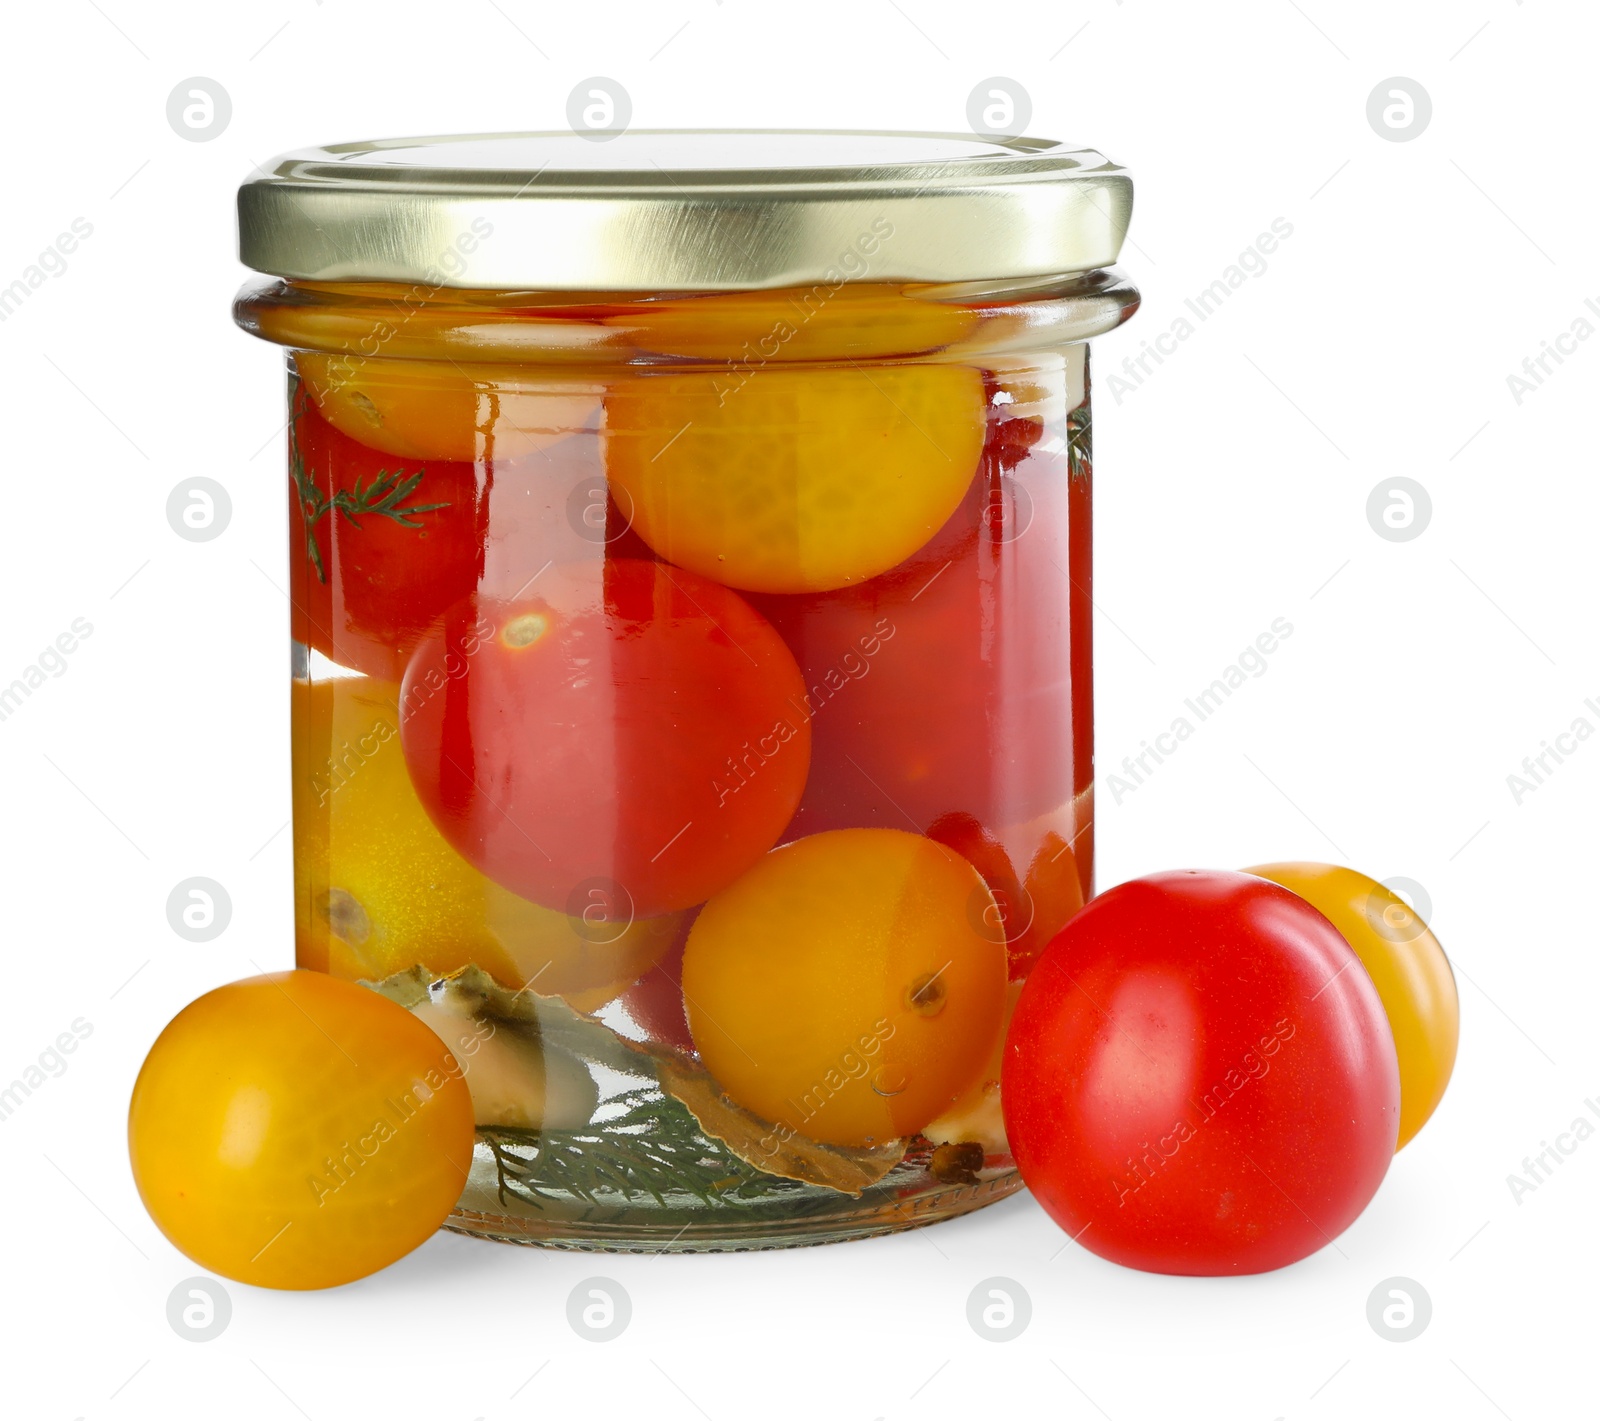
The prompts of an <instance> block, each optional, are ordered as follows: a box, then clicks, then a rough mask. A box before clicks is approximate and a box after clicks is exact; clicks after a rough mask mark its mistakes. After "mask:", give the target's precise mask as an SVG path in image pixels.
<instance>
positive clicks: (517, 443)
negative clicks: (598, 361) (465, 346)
mask: <svg viewBox="0 0 1600 1421" xmlns="http://www.w3.org/2000/svg"><path fill="white" fill-rule="evenodd" d="M294 363H295V368H296V369H297V370H298V371H299V373H300V379H301V380H302V382H303V383H304V384H305V387H306V389H307V390H308V391H309V392H310V394H311V397H312V399H314V400H315V401H316V402H317V408H318V409H319V410H320V411H321V412H322V415H323V417H324V418H325V419H326V420H327V421H328V423H329V424H331V425H333V426H334V427H335V428H336V429H339V430H341V431H342V432H343V433H345V434H348V435H349V436H350V437H351V438H352V439H355V440H358V441H359V442H360V443H362V444H365V445H368V446H369V447H371V448H373V449H381V450H382V451H383V452H384V453H385V454H394V455H396V456H398V457H400V458H402V459H447V460H456V461H462V462H466V463H471V462H473V461H479V462H483V461H486V460H495V459H514V458H516V457H518V456H519V455H523V454H529V453H532V452H533V451H534V450H537V449H544V448H546V447H548V446H549V445H551V444H554V443H555V442H556V441H557V440H560V439H565V438H566V437H567V436H568V435H569V434H573V433H576V432H577V431H578V430H580V429H582V428H583V427H584V426H585V425H586V424H587V423H588V422H589V420H590V419H591V418H592V417H593V416H594V414H595V412H596V411H597V410H598V409H599V408H600V395H601V387H600V386H599V385H596V384H594V383H593V382H592V381H585V380H583V379H580V378H575V377H565V378H563V377H558V376H556V375H534V374H531V373H530V372H529V371H528V370H527V368H526V367H517V366H506V365H493V364H485V363H477V364H471V365H467V364H457V363H456V362H455V361H443V360H441V361H433V360H386V359H383V358H381V357H373V356H362V355H345V354H337V353H334V354H330V353H328V352H325V351H315V350H302V351H297V352H296V354H295V357H294Z"/></svg>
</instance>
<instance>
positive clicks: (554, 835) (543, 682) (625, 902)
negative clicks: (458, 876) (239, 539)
mask: <svg viewBox="0 0 1600 1421" xmlns="http://www.w3.org/2000/svg"><path fill="white" fill-rule="evenodd" d="M803 689H804V688H803V684H802V682H801V680H800V671H799V668H798V667H797V666H796V665H795V663H794V658H793V657H792V656H790V654H789V652H788V649H787V648H786V647H785V646H784V644H783V642H782V640H781V639H780V638H779V637H778V634H777V633H776V632H775V631H773V629H772V628H771V626H769V625H768V623H767V622H766V621H765V620H764V619H763V618H762V617H761V616H760V615H759V614H757V613H756V612H755V611H753V610H752V609H751V607H750V605H749V604H748V603H747V602H745V601H744V599H743V598H741V597H740V596H739V595H738V594H737V593H735V592H732V591H730V590H729V589H727V588H726V587H721V586H718V585H717V584H716V583H713V582H707V581H706V580H705V579H703V578H700V577H697V576H695V574H693V573H690V572H686V571H684V570H682V569H681V568H673V567H668V566H666V565H664V564H661V563H656V562H646V561H642V560H636V559H627V558H623V559H614V560H607V561H606V562H605V563H604V564H603V565H602V564H600V563H588V564H577V565H567V566H559V567H552V568H548V569H546V570H545V571H543V572H542V573H540V574H539V576H538V577H536V578H534V579H533V580H532V582H531V586H530V587H529V589H528V590H527V592H526V593H525V594H524V595H523V596H522V597H521V598H519V599H517V600H514V601H496V600H493V599H490V598H484V597H470V598H467V599H465V600H463V601H462V602H461V603H459V604H458V605H457V606H456V607H454V608H453V609H452V610H451V611H450V612H448V613H447V614H446V615H445V616H444V617H443V618H442V619H441V620H440V622H439V623H438V625H437V626H435V627H434V628H433V629H432V630H431V631H430V632H429V633H428V634H427V636H425V637H424V638H423V640H422V641H421V642H420V644H419V645H418V647H417V650H416V654H415V655H414V656H413V658H412V660H411V664H410V666H409V668H408V669H407V671H406V677H405V682H404V684H403V686H402V688H401V696H400V716H401V722H400V734H401V743H402V744H403V746H404V748H405V755H406V763H407V765H408V766H409V768H410V771H411V778H412V781H413V783H414V784H415V785H416V789H417V794H418V797H419V798H420V799H421V800H422V803H423V806H424V808H426V810H427V811H428V814H429V816H430V817H431V818H432V819H433V821H434V823H435V824H436V825H437V826H438V828H439V830H440V832H441V833H442V834H443V835H444V836H445V838H446V839H448V840H449V841H450V842H451V843H452V844H453V845H454V846H455V848H456V851H457V852H458V853H460V854H461V855H462V857H464V858H465V859H467V860H468V862H470V863H472V864H474V865H475V866H476V867H477V868H478V869H479V871H480V872H482V873H484V874H487V875H488V876H489V877H490V878H492V879H494V880H495V881H496V882H497V883H499V884H501V885H502V886H504V887H506V888H509V889H511V891H512V892H514V893H520V894H521V895H522V896H523V897H525V898H531V899H533V900H534V901H535V902H536V903H542V904H543V905H544V906H545V907H547V908H556V909H559V910H561V911H563V912H567V913H570V914H572V915H573V916H574V917H577V918H579V919H581V920H583V921H585V922H587V923H589V924H590V926H591V930H592V931H595V932H596V933H600V934H603V933H605V932H607V931H610V930H611V925H614V924H615V923H617V922H618V921H625V920H627V919H628V918H629V917H631V916H638V917H653V916H656V915H658V914H662V913H669V912H673V911H675V910H677V909H679V908H687V907H691V906H692V905H694V904H696V903H700V902H703V901H704V900H705V899H707V898H709V897H710V896H711V895H712V894H713V893H716V892H717V891H718V890H720V889H722V888H725V887H726V886H727V885H728V884H729V883H731V882H732V881H733V880H734V879H735V878H737V877H738V876H739V875H740V874H741V873H743V872H744V870H745V869H747V868H749V867H750V866H751V865H752V864H753V863H755V861H756V860H757V859H759V858H760V857H761V856H762V854H764V853H765V852H766V851H767V850H768V849H770V848H771V847H772V846H773V844H774V843H776V842H777V839H778V836H779V834H781V833H782V832H783V828H784V825H785V824H787V823H788V822H789V819H790V818H791V817H792V815H793V814H794V810H795V806H796V805H797V804H798V803H799V800H800V792H801V789H802V787H803V786H804V784H805V779H806V768H807V766H808V765H809V763H810V758H811V732H810V726H809V724H808V723H807V721H806V719H805V716H804V714H803V710H804V702H803V699H802V691H803Z"/></svg>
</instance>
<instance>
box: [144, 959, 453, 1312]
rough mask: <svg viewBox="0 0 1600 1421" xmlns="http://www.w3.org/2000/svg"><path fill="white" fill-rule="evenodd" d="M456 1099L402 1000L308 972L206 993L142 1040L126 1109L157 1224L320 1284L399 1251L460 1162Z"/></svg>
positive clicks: (199, 1248) (442, 1213)
mask: <svg viewBox="0 0 1600 1421" xmlns="http://www.w3.org/2000/svg"><path fill="white" fill-rule="evenodd" d="M472 1146H473V1126H472V1099H471V1096H470V1095H469V1094H468V1091H467V1086H466V1083H465V1081H464V1080H463V1078H462V1075H461V1072H460V1069H459V1067H458V1066H457V1064H456V1061H455V1058H454V1057H453V1056H451V1054H450V1052H449V1051H448V1050H447V1049H446V1047H445V1045H444V1043H443V1042H442V1041H440V1040H439V1038H438V1037H437V1036H435V1035H434V1033H433V1032H431V1031H430V1030H429V1029H428V1028H427V1027H426V1026H424V1025H423V1024H422V1023H421V1022H420V1021H417V1020H415V1019H414V1018H413V1017H412V1015H411V1014H410V1013H409V1012H408V1011H406V1010H405V1008H404V1007H401V1006H397V1005H396V1004H395V1003H394V1002H391V1001H389V1000H388V999H387V998H385V997H381V996H379V995H378V994H377V993H376V992H373V991H369V990H368V989H367V988H365V987H358V986H355V985H354V984H353V983H350V982H340V981H338V980H336V979H335V978H332V977H328V976H325V975H323V974H322V973H320V972H278V973H272V974H270V975H268V976H264V977H251V978H248V979H247V980H245V981H242V982H234V983H231V984H230V985H228V986H226V987H219V988H217V990H216V991H214V992H208V993H206V995H205V996H203V997H201V998H200V999H199V1000H198V1001H195V1002H192V1003H190V1005H189V1006H187V1007H185V1008H184V1009H183V1010H182V1011H181V1012H179V1013H178V1015H177V1016H176V1017H174V1018H173V1019H172V1021H171V1022H170V1023H169V1024H168V1026H167V1028H166V1030H165V1031H163V1032H162V1033H161V1035H160V1036H159V1037H158V1038H157V1040H156V1043H155V1045H154V1046H152V1047H151V1048H150V1054H149V1055H148V1056H147V1057H146V1058H145V1063H144V1066H143V1067H142V1069H141V1070H140V1072H139V1078H138V1080H137V1081H136V1082H135V1084H134V1087H133V1100H132V1103H131V1104H130V1106H129V1109H128V1153H129V1157H130V1159H131V1161H132V1165H133V1178H134V1182H135V1183H136V1184H137V1185H138V1188H139V1197H140V1198H141V1199H143V1201H144V1206H145V1208H146V1209H148V1210H149V1211H150V1217H151V1218H152V1219H153V1220H154V1221H155V1224H156V1227H157V1228H159V1229H160V1230H161V1232H162V1233H164V1234H165V1235H166V1236H167V1238H168V1239H170V1240H171V1241H172V1243H173V1244H174V1245H175V1246H176V1247H177V1248H179V1249H181V1250H182V1251H183V1252H184V1253H185V1254H187V1255H188V1256H189V1257H190V1258H192V1259H193V1260H194V1261H195V1262H196V1263H198V1264H199V1265H200V1266H201V1267H202V1268H204V1269H206V1270H207V1271H208V1272H212V1273H220V1274H221V1275H222V1276H223V1277H225V1278H235V1279H237V1280H238V1281H239V1282H241V1283H252V1284H255V1285H257V1286H259V1287H265V1288H331V1287H336V1286H337V1285H339V1284H340V1283H349V1282H353V1281H354V1280H355V1279H357V1278H364V1277H366V1276H367V1274H369V1273H375V1272H376V1271H377V1270H378V1269H380V1268H385V1267H387V1266H388V1265H389V1264H391V1263H393V1262H395V1260H396V1259H399V1258H403V1257H404V1256H405V1255H406V1254H407V1253H409V1252H410V1251H411V1250H412V1249H413V1248H415V1247H416V1246H417V1245H418V1244H420V1243H422V1242H423V1241H424V1240H425V1239H426V1238H428V1236H429V1235H430V1234H432V1233H433V1232H434V1230H435V1229H437V1228H438V1227H439V1225H440V1224H442V1223H443V1222H444V1220H445V1219H446V1217H447V1216H448V1215H449V1213H450V1210H451V1209H452V1208H454V1207H455V1203H456V1200H457V1199H459V1198H460V1197H461V1190H462V1188H463V1186H464V1185H465V1184H466V1182H467V1171H468V1169H469V1168H470V1166H471V1163H472Z"/></svg>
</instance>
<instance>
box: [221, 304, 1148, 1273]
mask: <svg viewBox="0 0 1600 1421" xmlns="http://www.w3.org/2000/svg"><path fill="white" fill-rule="evenodd" d="M1135 300H1136V298H1135V297H1134V296H1133V294H1132V292H1131V289H1130V288H1127V287H1126V286H1125V285H1121V284H1119V283H1118V282H1117V281H1116V280H1114V279H1113V278H1112V277H1110V276H1108V275H1107V274H1104V273H1099V274H1093V275H1091V276H1090V277H1086V278H1077V279H1075V280H1073V281H1069V282H1063V283H1059V284H1057V285H1055V286H1051V287H1039V286H1034V287H1031V288H1028V289H1025V290H1011V291H995V290H984V289H979V288H908V287H904V286H890V285H876V284H874V285H865V284H861V285H852V284H839V285H834V286H828V285H824V286H819V287H816V288H806V289H796V290H788V291H770V292H740V293H706V294H703V295H695V296H681V295H670V296H661V297H649V296H640V295H618V294H615V293H597V294H585V295H582V296H574V295H571V294H559V295H557V294H548V295H541V294H536V293H485V292H466V291H459V290H443V289H438V288H430V289H417V288H410V289H402V288H394V287H383V286H378V285H376V284H353V285H340V286H332V285H316V284H310V283H285V282H275V283H262V284H258V285H257V286H255V287H253V288H247V290H246V292H245V293H244V294H243V296H242V297H241V300H240V304H239V318H240V320H241V322H242V323H243V324H245V325H246V326H247V327H249V328H251V329H253V330H255V331H256V332H257V333H259V334H262V335H264V336H266V337H267V338H269V339H272V340H275V341H277V342H278V343H280V344H282V345H284V346H285V347H287V348H288V350H289V363H290V380H289V465H290V483H289V490H290V541H291V546H290V602H291V636H292V642H293V656H292V669H293V677H292V684H291V698H292V701H291V704H292V730H293V775H294V857H295V913H296V937H297V958H298V961H299V963H300V965H301V966H303V967H311V968H316V969H319V970H323V971H328V972H332V973H334V974H336V975H339V976H343V977H347V978H351V979H354V980H360V981H365V982H367V983H369V984H371V985H373V986H375V987H376V988H377V989H378V990H381V991H384V992H386V993H387V994H389V995H391V996H393V997H395V998H396V999H397V1000H400V1001H402V1002H403V1003H404V1004H405V1005H406V1006H408V1007H410V1008H411V1009H412V1010H414V1011H415V1012H417V1013H418V1014H419V1015H420V1016H422V1017H423V1019H424V1020H426V1021H428V1023H429V1024H430V1025H431V1026H433V1027H434V1028H435V1029H436V1030H437V1031H438V1032H439V1033H440V1034H441V1036H443V1037H444V1038H445V1040H446V1041H447V1043H448V1044H449V1045H450V1046H451V1048H452V1050H453V1051H455V1053H456V1055H457V1057H458V1059H459V1060H460V1061H461V1063H462V1065H463V1066H464V1067H465V1069H466V1072H467V1078H468V1083H469V1085H470V1086H471V1087H472V1090H473V1097H474V1104H475V1109H476V1110H477V1118H478V1124H479V1144H478V1149H477V1154H476V1160H475V1164H474V1168H473V1172H472V1177H471V1180H470V1181H469V1183H468V1185H467V1188H466V1191H465V1193H464V1195H463V1198H462V1201H461V1205H460V1207H459V1209H458V1211H457V1214H456V1216H455V1218H454V1220H453V1226H455V1227H458V1228H460V1229H462V1230H465V1231H468V1232H473V1233H478V1234H483V1235H486V1236H490V1237H495V1238H502V1239H512V1240H517V1241H525V1242H535V1243H544V1244H548V1245H554V1246H571V1247H593V1248H630V1249H655V1248H674V1249H710V1248H747V1247H759V1246H781V1245H786V1244H796V1243H805V1242H820V1241H828V1240H833V1239H839V1238H848V1237H853V1236H860V1235H863V1234H870V1233H876V1232H882V1231H886V1230H890V1229H896V1228H904V1227H911V1226H914V1225H917V1224H920V1223H925V1222H931V1221H933V1220H935V1219H938V1218H943V1217H948V1216H952V1215H955V1214H959V1213H962V1212H966V1211H967V1210H969V1209H972V1208H975V1207H978V1206H980V1205H982V1204H984V1203H987V1202H991V1201H992V1200H994V1199H997V1198H1000V1197H1003V1196H1004V1195H1005V1194H1007V1193H1009V1192H1011V1191H1012V1190H1014V1189H1015V1188H1016V1187H1017V1186H1018V1181H1017V1177H1016V1174H1015V1170H1014V1168H1013V1165H1012V1162H1011V1158H1010V1155H1009V1152H1008V1150H1007V1147H1006V1144H1005V1136H1004V1128H1003V1123H1002V1119H1001V1111H1000V1102H999V1094H998V1089H999V1087H998V1079H999V1061H1000V1046H1001V1041H1002V1039H1003V1032H1004V1027H1005V1023H1006V1020H1007V1017H1008V1015H1009V1010H1010V1007H1011V1005H1012V1003H1014V1001H1015V999H1016V993H1017V991H1018V989H1019V988H1020V985H1021V983H1022V981H1023V980H1025V978H1026V975H1027V973H1028V971H1029V969H1030V967H1031V965H1032V963H1033V962H1034V961H1035V960H1036V959H1037V956H1038V954H1039V953H1040V951H1041V950H1042V949H1043V947H1044V946H1045V944H1046V943H1047V942H1048V941H1049V939H1050V938H1051V937H1052V936H1053V935H1054V933H1055V932H1056V931H1057V930H1059V928H1060V927H1061V926H1062V925H1063V924H1064V923H1065V921H1066V920H1067V918H1068V917H1069V916H1070V915H1071V914H1072V913H1073V912H1074V911H1076V909H1077V908H1078V907H1080V906H1081V905H1082V903H1083V902H1084V900H1085V898H1086V897H1087V896H1088V895H1089V894H1090V893H1091V892H1092V878H1093V794H1092V779H1093V765H1092V716H1093V710H1092V681H1091V666H1090V635H1091V627H1090V612H1091V603H1090V585H1091V564H1090V481H1091V469H1090V464H1091V456H1090V442H1089V431H1090V422H1089V401H1088V360H1087V346H1086V344H1084V337H1085V336H1086V335H1087V334H1090V333H1093V332H1094V331H1098V330H1103V329H1106V328H1107V327H1108V326H1109V325H1111V324H1115V323H1116V321H1117V320H1120V319H1122V318H1123V317H1124V316H1126V315H1127V314H1129V313H1130V312H1131V310H1132V309H1133V306H1134V303H1135Z"/></svg>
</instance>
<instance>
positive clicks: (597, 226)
mask: <svg viewBox="0 0 1600 1421" xmlns="http://www.w3.org/2000/svg"><path fill="white" fill-rule="evenodd" d="M596 137H597V135H596V134H594V133H592V132H578V131H570V132H561V133H505V134H459V135H448V136H440V137H428V138H397V139H383V140H377V141H370V142H362V143H343V144H334V145H330V146H328V147H323V148H308V149H301V150H298V151H295V152H290V153H286V154H283V155H281V156H280V157H278V158H276V159H274V160H273V161H272V162H271V163H270V164H268V165H266V166H265V167H264V168H262V169H259V170H258V171H257V172H256V173H254V174H253V175H252V176H251V177H250V178H248V179H247V180H246V181H245V182H244V184H243V185H242V186H241V187H240V189H239V255H240V259H241V260H242V261H243V262H244V263H245V264H246V265H247V266H250V267H252V268H254V269H255V270H256V271H260V272H264V273H267V274H270V275H274V276H282V277H289V278H293V279H300V280H311V281H363V280H366V281H403V282H422V283H429V284H434V285H438V286H450V287H466V288H477V289H523V288H546V289H552V290H605V289H612V290H656V289H659V290H694V289H712V290H716V289H748V288H760V287H776V286H785V285H800V284H806V283H809V282H816V281H829V282H831V283H833V284H840V283H842V282H844V281H941V282H942V281H964V280H984V279H991V278H1023V277H1046V276H1053V275H1063V274H1069V273H1072V272H1080V271H1090V270H1095V269H1098V268H1100V267H1105V266H1110V265H1112V264H1113V263H1114V262H1115V261H1116V259H1117V254H1118V252H1119V250H1120V247H1121V243H1122V239H1123V236H1124V234H1125V233H1126V230H1127V225H1128V219H1129V216H1130V214H1131V210H1132V198H1133V184H1132V180H1131V179H1130V177H1129V176H1128V174H1127V172H1126V171H1125V170H1124V169H1122V168H1120V167H1118V166H1117V165H1116V164H1114V163H1111V162H1109V161H1108V160H1107V159H1106V158H1105V157H1104V156H1102V155H1101V154H1100V153H1098V152H1095V151H1094V150H1093V149H1088V148H1082V147H1077V146H1074V145H1070V144H1066V143H1060V142H1056V141H1054V140H1051V139H1044V138H1029V137H990V136H986V135H977V134H972V133H968V134H955V133H911V132H892V131H868V130H857V131H848V130H802V129H765V130H740V129H676V130H673V129H655V130H650V129H639V130H635V129H627V130H624V131H621V132H617V133H606V134H605V135H604V139H605V141H598V142H597V141H595V140H596Z"/></svg>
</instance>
